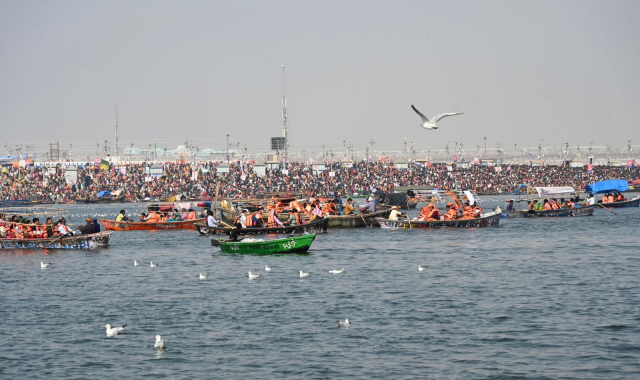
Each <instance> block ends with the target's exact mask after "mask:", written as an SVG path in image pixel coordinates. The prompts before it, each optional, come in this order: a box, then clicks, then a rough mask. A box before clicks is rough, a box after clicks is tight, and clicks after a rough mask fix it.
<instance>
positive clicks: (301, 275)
mask: <svg viewBox="0 0 640 380" xmlns="http://www.w3.org/2000/svg"><path fill="white" fill-rule="evenodd" d="M310 274H311V272H303V271H302V270H300V278H302V277H309V275H310Z"/></svg>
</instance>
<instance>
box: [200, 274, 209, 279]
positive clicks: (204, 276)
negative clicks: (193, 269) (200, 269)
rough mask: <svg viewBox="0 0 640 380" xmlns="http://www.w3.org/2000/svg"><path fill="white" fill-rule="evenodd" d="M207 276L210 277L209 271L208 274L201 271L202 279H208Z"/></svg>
mask: <svg viewBox="0 0 640 380" xmlns="http://www.w3.org/2000/svg"><path fill="white" fill-rule="evenodd" d="M207 278H209V273H207V274H204V273H200V279H201V280H206V279H207Z"/></svg>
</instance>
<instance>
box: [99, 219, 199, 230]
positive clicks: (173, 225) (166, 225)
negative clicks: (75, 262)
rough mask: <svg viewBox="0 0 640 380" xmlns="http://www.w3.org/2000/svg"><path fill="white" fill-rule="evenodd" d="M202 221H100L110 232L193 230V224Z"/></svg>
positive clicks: (194, 227)
mask: <svg viewBox="0 0 640 380" xmlns="http://www.w3.org/2000/svg"><path fill="white" fill-rule="evenodd" d="M202 221H204V219H195V220H184V221H179V222H158V223H148V222H116V221H115V220H107V219H100V222H101V223H102V224H103V225H104V228H105V229H107V230H111V231H156V230H195V229H196V226H195V223H198V222H202Z"/></svg>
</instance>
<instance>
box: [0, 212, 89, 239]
mask: <svg viewBox="0 0 640 380" xmlns="http://www.w3.org/2000/svg"><path fill="white" fill-rule="evenodd" d="M100 230H101V227H100V224H99V223H98V220H97V219H94V218H91V217H89V218H87V220H86V223H85V224H84V225H81V226H79V227H77V228H75V229H71V227H69V226H68V225H67V221H66V219H65V218H64V217H61V218H59V219H57V220H56V221H54V220H53V218H51V217H48V218H46V220H45V222H44V223H41V222H40V218H39V217H33V218H31V219H30V218H27V217H24V216H19V215H5V214H3V213H0V238H2V239H47V238H62V237H66V236H73V235H88V234H94V233H97V232H100Z"/></svg>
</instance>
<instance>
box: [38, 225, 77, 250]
mask: <svg viewBox="0 0 640 380" xmlns="http://www.w3.org/2000/svg"><path fill="white" fill-rule="evenodd" d="M80 227H82V226H79V227H76V229H74V230H71V232H74V231H76V230H77V229H78V228H80ZM68 236H69V235H62V236H60V237H59V238H57V239H55V240H53V241H50V242H49V243H47V245H45V246H44V247H43V248H47V247H48V246H50V245H51V244H53V243H57V242H58V241H60V240H62V239H63V238H65V237H68ZM72 236H73V235H72Z"/></svg>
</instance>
